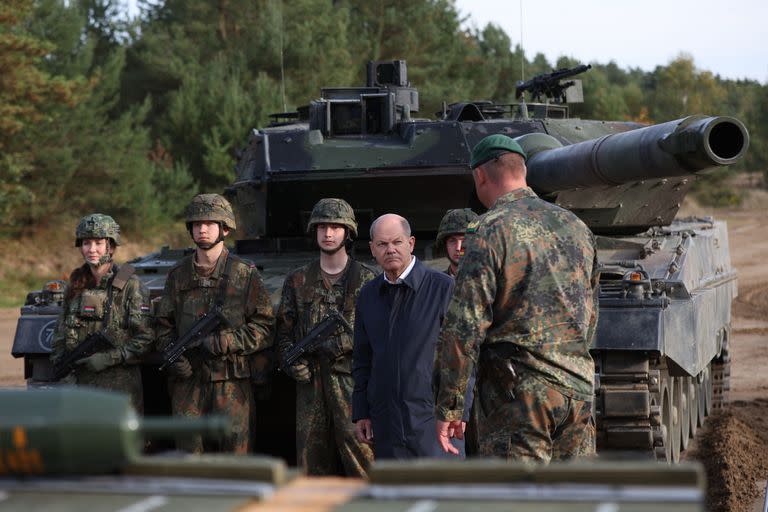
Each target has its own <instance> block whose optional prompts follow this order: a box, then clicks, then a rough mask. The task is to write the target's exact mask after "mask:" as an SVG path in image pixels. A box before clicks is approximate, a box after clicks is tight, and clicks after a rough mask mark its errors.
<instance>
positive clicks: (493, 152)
mask: <svg viewBox="0 0 768 512" xmlns="http://www.w3.org/2000/svg"><path fill="white" fill-rule="evenodd" d="M525 158H526V157H525V153H524V151H523V150H522V148H520V146H519V145H518V144H517V142H515V141H514V140H512V139H510V138H509V137H506V136H504V135H498V134H497V135H491V136H488V137H486V138H485V139H483V140H482V141H480V143H478V145H477V146H476V147H475V148H474V150H473V152H472V168H473V169H474V171H473V177H474V181H475V188H476V191H477V194H478V197H479V198H480V201H481V202H482V203H483V204H484V205H485V206H487V207H489V208H490V209H489V210H488V212H487V213H486V214H484V215H483V216H482V217H480V219H479V220H478V221H477V222H476V223H473V224H470V226H469V228H468V229H467V240H466V242H467V243H466V249H465V254H464V258H463V260H462V263H461V266H460V267H459V274H458V276H457V278H456V289H455V291H454V295H453V298H452V301H451V304H450V306H449V309H448V313H447V316H446V318H445V322H444V323H443V328H442V330H441V333H440V343H441V345H442V354H441V359H440V362H441V368H440V372H441V380H440V390H439V394H438V400H437V403H436V406H435V407H436V416H437V417H438V419H439V420H442V421H438V425H437V432H438V437H439V439H440V442H441V444H442V445H443V449H444V450H445V451H453V450H452V447H451V446H450V444H449V443H448V439H449V438H450V437H454V436H455V437H461V435H462V433H461V431H460V428H457V427H458V425H459V421H458V420H460V419H461V414H462V410H463V400H464V387H465V386H466V382H467V379H468V377H469V376H470V374H471V372H472V370H473V367H474V366H475V364H476V362H477V364H478V392H479V396H478V400H479V408H480V451H481V453H482V454H483V455H493V456H499V457H506V458H508V459H512V460H525V461H543V462H549V461H550V460H552V459H555V460H560V459H567V458H571V457H575V456H580V455H590V454H593V453H594V446H595V427H594V422H593V419H592V407H591V406H592V397H593V389H592V388H593V378H594V371H595V368H594V363H593V361H592V357H591V356H590V354H589V347H590V345H591V342H592V337H593V335H594V331H595V326H596V323H597V300H596V293H597V289H598V278H599V276H598V268H597V259H596V258H597V253H596V250H595V240H594V236H593V235H592V233H591V232H590V231H589V229H588V228H587V227H586V226H585V225H584V223H583V222H581V221H580V220H579V219H578V218H577V217H576V216H575V215H574V214H573V213H571V212H570V211H568V210H565V209H562V208H560V207H558V206H556V205H553V204H550V203H548V202H546V201H543V200H541V199H539V198H538V197H537V196H536V194H535V193H534V192H533V191H532V190H531V189H530V188H528V187H527V185H526V181H525V172H526V170H525ZM478 361H479V362H478Z"/></svg>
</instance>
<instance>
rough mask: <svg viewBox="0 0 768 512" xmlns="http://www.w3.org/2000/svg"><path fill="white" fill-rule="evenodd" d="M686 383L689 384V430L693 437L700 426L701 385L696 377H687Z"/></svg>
mask: <svg viewBox="0 0 768 512" xmlns="http://www.w3.org/2000/svg"><path fill="white" fill-rule="evenodd" d="M685 385H687V386H688V419H689V422H688V423H689V427H688V432H689V435H690V437H691V439H693V438H694V437H696V428H697V427H698V426H699V386H698V385H697V380H696V377H686V378H685Z"/></svg>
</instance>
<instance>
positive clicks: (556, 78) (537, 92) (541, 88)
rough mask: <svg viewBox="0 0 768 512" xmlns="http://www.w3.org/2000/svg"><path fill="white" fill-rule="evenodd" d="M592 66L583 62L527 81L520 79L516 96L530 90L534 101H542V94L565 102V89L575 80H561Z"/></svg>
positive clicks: (557, 101) (516, 86)
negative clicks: (561, 81)
mask: <svg viewBox="0 0 768 512" xmlns="http://www.w3.org/2000/svg"><path fill="white" fill-rule="evenodd" d="M590 68H592V65H591V64H582V65H581V66H576V67H575V68H563V69H558V70H557V71H553V72H551V73H544V74H542V75H536V76H535V77H533V78H531V79H530V80H526V81H525V82H523V81H519V82H517V84H515V98H518V99H520V97H522V95H523V93H524V92H526V91H528V92H530V93H531V98H532V99H533V101H540V99H541V96H542V95H544V96H546V97H547V98H550V99H552V100H554V101H555V102H556V103H565V90H566V89H567V88H569V87H570V86H572V85H573V84H574V83H575V82H574V81H573V80H569V81H567V82H563V83H560V80H563V79H564V78H569V77H572V76H575V75H578V74H580V73H583V72H585V71H586V70H588V69H590Z"/></svg>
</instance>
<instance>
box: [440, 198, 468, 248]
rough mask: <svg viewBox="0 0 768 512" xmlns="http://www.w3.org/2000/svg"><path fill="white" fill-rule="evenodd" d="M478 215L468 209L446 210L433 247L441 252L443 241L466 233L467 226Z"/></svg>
mask: <svg viewBox="0 0 768 512" xmlns="http://www.w3.org/2000/svg"><path fill="white" fill-rule="evenodd" d="M477 217H478V215H477V214H476V213H475V212H473V211H472V210H471V209H469V208H457V209H455V210H448V211H447V212H446V213H445V215H443V219H442V220H441V221H440V227H439V228H438V229H437V238H436V239H435V247H436V248H437V249H438V250H442V249H443V248H444V245H445V239H446V238H448V237H449V236H451V235H456V234H459V235H463V234H464V233H466V232H467V225H468V224H469V223H470V222H472V221H473V220H475V219H477Z"/></svg>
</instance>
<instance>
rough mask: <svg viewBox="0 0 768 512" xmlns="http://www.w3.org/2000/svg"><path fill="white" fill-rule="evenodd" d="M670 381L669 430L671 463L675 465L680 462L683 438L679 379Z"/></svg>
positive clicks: (670, 378)
mask: <svg viewBox="0 0 768 512" xmlns="http://www.w3.org/2000/svg"><path fill="white" fill-rule="evenodd" d="M668 379H669V402H670V406H671V407H670V410H669V425H668V426H667V430H668V432H669V449H670V452H671V455H672V459H671V461H672V462H673V463H675V464H677V463H678V462H680V438H681V436H682V429H681V428H680V397H679V394H678V388H679V387H680V386H678V385H677V381H678V379H676V378H672V377H668Z"/></svg>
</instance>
